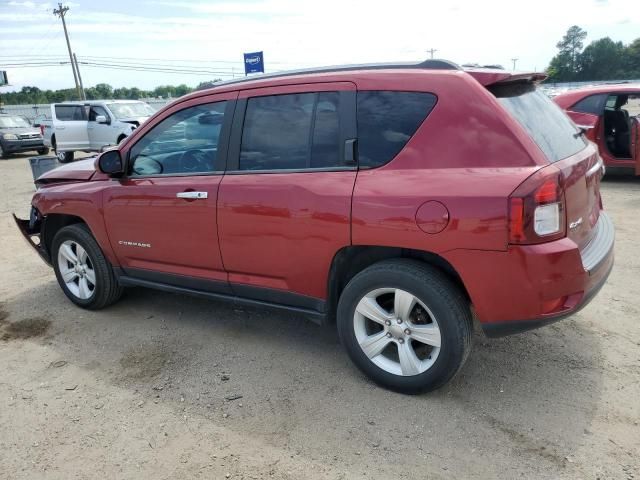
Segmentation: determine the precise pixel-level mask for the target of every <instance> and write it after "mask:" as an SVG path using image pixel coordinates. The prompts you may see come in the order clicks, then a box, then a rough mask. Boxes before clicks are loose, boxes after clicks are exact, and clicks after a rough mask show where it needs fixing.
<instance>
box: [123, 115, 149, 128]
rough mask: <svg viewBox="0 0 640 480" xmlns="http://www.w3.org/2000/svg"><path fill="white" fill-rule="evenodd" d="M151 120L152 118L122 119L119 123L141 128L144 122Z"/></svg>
mask: <svg viewBox="0 0 640 480" xmlns="http://www.w3.org/2000/svg"><path fill="white" fill-rule="evenodd" d="M149 118H150V117H120V118H118V121H119V122H124V123H132V124H134V125H135V126H137V127H139V126H140V125H142V124H143V123H144V122H146V121H147V120H149Z"/></svg>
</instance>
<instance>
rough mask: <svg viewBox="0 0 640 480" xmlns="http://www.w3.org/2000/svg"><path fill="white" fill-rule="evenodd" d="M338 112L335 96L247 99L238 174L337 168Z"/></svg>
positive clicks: (336, 94)
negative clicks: (244, 171)
mask: <svg viewBox="0 0 640 480" xmlns="http://www.w3.org/2000/svg"><path fill="white" fill-rule="evenodd" d="M339 107H340V94H339V92H318V93H297V94H290V95H272V96H266V97H254V98H250V99H249V100H248V102H247V110H246V114H245V119H244V127H243V132H242V142H241V147H240V170H284V169H295V170H299V169H309V168H311V169H313V168H331V167H337V166H341V165H342V162H341V158H340V125H339V124H340V122H339V111H340V108H339Z"/></svg>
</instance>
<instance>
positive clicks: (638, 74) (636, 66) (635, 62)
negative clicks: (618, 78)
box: [625, 38, 640, 80]
mask: <svg viewBox="0 0 640 480" xmlns="http://www.w3.org/2000/svg"><path fill="white" fill-rule="evenodd" d="M625 57H626V58H625V67H626V70H627V71H628V73H629V75H628V78H632V79H634V80H635V79H638V78H640V38H636V39H635V40H634V41H633V42H631V43H630V44H629V46H628V47H627V49H626V55H625Z"/></svg>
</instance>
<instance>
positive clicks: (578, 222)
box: [569, 217, 582, 230]
mask: <svg viewBox="0 0 640 480" xmlns="http://www.w3.org/2000/svg"><path fill="white" fill-rule="evenodd" d="M580 225H582V217H580V218H579V219H577V220H576V221H575V222H571V223H570V224H569V230H575V229H576V228H578V227H579V226H580Z"/></svg>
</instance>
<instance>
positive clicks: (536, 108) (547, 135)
mask: <svg viewBox="0 0 640 480" xmlns="http://www.w3.org/2000/svg"><path fill="white" fill-rule="evenodd" d="M490 90H491V92H492V93H493V94H494V95H495V96H496V97H497V98H498V101H499V102H500V103H501V104H502V106H504V107H505V108H506V109H507V110H508V111H509V113H511V115H513V117H514V118H515V119H516V120H517V121H518V122H519V123H520V124H521V125H522V126H523V127H524V129H525V130H526V131H527V132H528V133H529V135H531V138H533V140H534V141H535V142H536V144H537V145H538V146H539V147H540V149H541V150H542V151H543V152H544V153H545V155H546V156H547V158H548V159H549V161H550V162H557V161H558V160H562V159H563V158H567V157H570V156H571V155H574V154H576V153H578V152H579V151H580V150H582V149H584V148H585V147H586V146H587V143H586V141H585V140H584V138H583V137H582V135H579V134H578V133H579V132H580V130H578V128H577V127H576V126H575V124H574V123H573V122H572V121H571V120H570V119H569V117H568V116H567V115H566V114H565V113H564V112H563V111H562V109H561V108H560V107H558V106H557V105H556V104H555V103H553V101H552V100H551V99H550V98H549V97H547V96H546V95H545V94H544V93H542V92H541V91H539V90H536V88H535V86H534V85H530V84H525V85H522V84H519V85H499V86H496V87H492V88H490Z"/></svg>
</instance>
